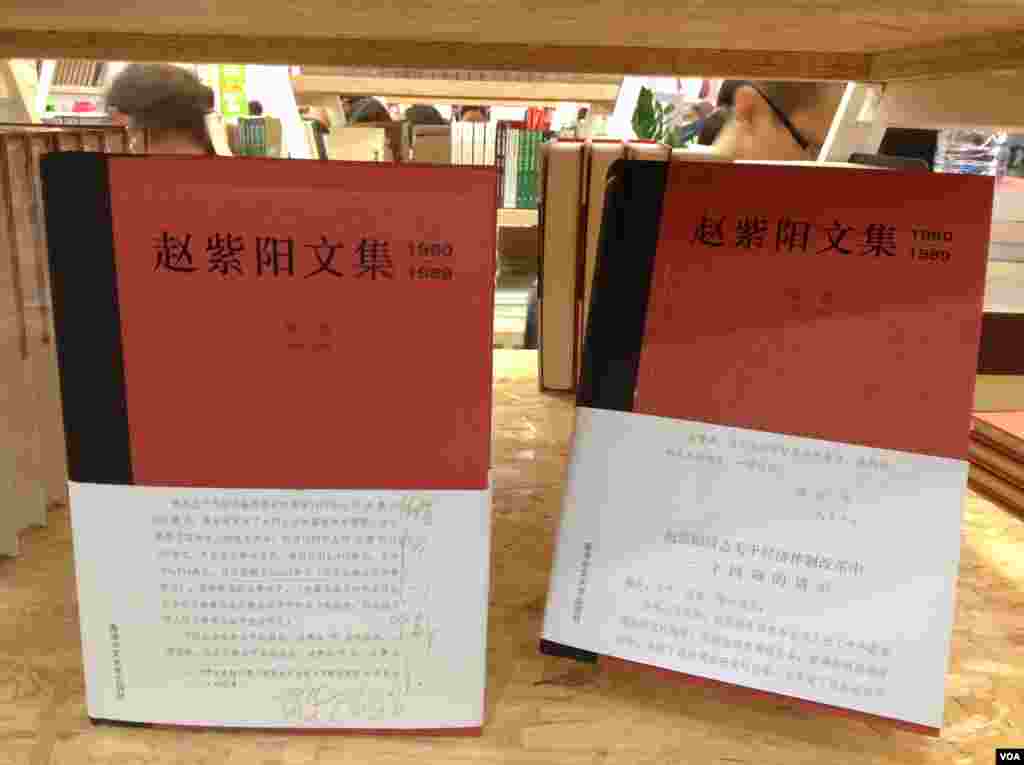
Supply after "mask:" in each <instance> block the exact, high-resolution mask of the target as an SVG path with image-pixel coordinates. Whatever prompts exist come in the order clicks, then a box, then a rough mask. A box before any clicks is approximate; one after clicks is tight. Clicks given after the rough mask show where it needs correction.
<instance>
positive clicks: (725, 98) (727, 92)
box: [716, 80, 744, 108]
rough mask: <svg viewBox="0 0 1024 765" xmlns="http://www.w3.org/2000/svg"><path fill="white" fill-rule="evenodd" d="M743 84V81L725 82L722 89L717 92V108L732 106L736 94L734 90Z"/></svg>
mask: <svg viewBox="0 0 1024 765" xmlns="http://www.w3.org/2000/svg"><path fill="white" fill-rule="evenodd" d="M743 83H744V81H743V80H726V81H725V82H723V83H722V87H721V88H719V90H718V101H717V104H716V105H717V106H728V107H730V108H731V107H732V105H733V96H734V95H735V94H736V89H737V88H738V87H739V86H740V85H742V84H743Z"/></svg>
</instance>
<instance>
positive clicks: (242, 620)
mask: <svg viewBox="0 0 1024 765" xmlns="http://www.w3.org/2000/svg"><path fill="white" fill-rule="evenodd" d="M43 179H44V183H45V200H46V213H47V214H46V220H47V224H48V232H49V248H50V266H51V274H52V284H53V293H54V315H55V324H56V332H57V344H58V357H59V363H60V375H61V388H62V399H63V403H64V422H65V427H66V432H67V451H68V458H69V472H70V481H71V484H70V497H71V513H72V525H73V531H74V544H75V558H76V565H77V577H78V588H79V598H80V603H81V627H82V644H83V655H84V661H85V676H86V689H87V698H88V709H89V714H90V716H91V717H93V718H97V719H108V720H120V721H132V722H148V723H163V724H184V725H200V726H230V727H235V726H238V727H271V728H277V727H283V728H291V727H305V728H308V727H314V728H325V729H359V730H405V731H408V730H444V731H453V732H455V731H458V732H467V731H468V732H474V731H479V729H480V726H481V725H482V722H483V698H484V671H485V664H486V662H485V657H486V646H485V638H486V608H487V595H488V549H489V510H490V493H489V480H488V473H489V464H490V460H489V453H490V438H491V432H490V418H491V352H490V348H491V332H492V330H491V320H490V319H491V311H492V304H493V274H494V252H495V227H496V206H495V199H496V193H497V192H496V188H495V183H496V176H495V173H494V171H493V169H486V168H473V167H463V168H454V167H436V166H435V167H432V166H411V165H390V164H388V165H383V164H372V163H371V164H356V163H351V164H349V163H335V162H325V163H314V162H281V161H274V160H265V159H251V160H247V161H241V160H230V159H218V158H193V157H126V156H112V157H105V156H96V155H51V156H48V157H46V158H45V159H44V160H43ZM423 316H430V317H431V319H430V322H429V323H427V324H424V322H423V320H422V317H423Z"/></svg>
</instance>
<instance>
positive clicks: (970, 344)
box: [541, 160, 992, 733]
mask: <svg viewBox="0 0 1024 765" xmlns="http://www.w3.org/2000/svg"><path fill="white" fill-rule="evenodd" d="M608 184H609V188H608V193H607V197H606V206H605V211H604V217H603V221H602V229H601V239H600V245H599V256H598V263H597V269H596V274H595V277H594V288H593V296H592V302H591V310H590V319H589V326H588V327H587V328H586V336H585V346H584V355H583V363H582V374H581V381H580V386H579V391H578V396H577V405H578V406H580V407H587V408H592V409H603V410H611V411H619V412H634V413H638V414H648V415H657V416H659V417H666V418H673V419H680V420H690V421H697V422H704V423H711V424H715V425H724V426H730V427H736V428H744V429H750V430H756V431H762V432H769V433H779V434H786V435H792V436H801V437H806V438H815V439H823V440H828V441H832V442H841V443H846V444H853V445H860V446H868V447H876V448H881V449H890V450H901V451H905V452H910V453H914V454H921V455H931V456H936V457H945V458H952V459H956V460H965V459H966V457H967V445H968V438H967V436H968V429H969V423H970V416H971V406H972V401H973V389H974V381H975V375H974V372H975V369H976V364H977V357H978V341H979V333H980V328H981V313H982V302H983V293H984V285H985V268H986V259H985V256H984V254H985V253H986V252H987V245H988V233H989V226H990V222H989V218H990V216H991V204H992V202H991V200H992V181H991V179H983V178H977V177H967V176H936V175H931V174H919V173H907V172H898V171H880V170H859V169H851V168H830V167H821V168H813V169H808V168H803V167H794V166H784V165H760V164H757V165H750V164H742V163H735V164H734V163H707V162H700V163H686V162H673V163H671V164H665V163H650V162H643V161H628V160H627V161H620V162H618V163H616V165H614V166H613V168H612V170H611V171H610V173H609V181H608ZM595 512H596V510H595ZM541 650H542V651H543V652H545V653H548V654H551V655H560V656H567V657H572V658H575V659H578V660H582V661H591V662H595V661H598V660H599V659H600V660H601V661H605V660H606V659H605V657H601V656H599V655H598V654H595V653H593V652H589V651H585V650H580V649H579V648H576V647H573V646H566V645H561V644H558V643H554V642H551V641H548V640H542V641H541ZM607 660H608V661H611V662H612V663H624V664H630V665H632V666H637V667H640V666H646V665H641V664H634V663H632V662H628V661H625V660H622V659H607ZM648 668H649V667H648ZM657 671H659V672H662V673H666V674H670V675H674V676H680V677H687V678H689V677H690V676H689V675H683V674H682V673H674V672H671V671H669V670H657ZM692 679H693V680H694V681H696V682H699V683H709V682H713V683H716V684H717V681H709V680H707V679H705V678H699V677H693V678H692ZM736 688H737V689H739V690H742V691H743V692H744V693H758V694H761V695H773V694H765V693H764V692H760V691H756V692H755V691H750V690H748V689H740V688H739V686H736ZM800 703H809V704H811V706H814V707H823V706H824V705H819V704H814V703H812V702H800ZM829 708H830V709H834V710H835V711H840V712H844V713H849V712H847V711H846V710H841V709H839V708H836V707H829ZM855 714H856V713H855ZM897 724H899V723H897ZM906 725H908V726H909V727H911V728H914V729H916V730H920V731H926V732H930V733H935V730H934V729H931V728H925V727H923V726H919V725H914V724H912V723H906Z"/></svg>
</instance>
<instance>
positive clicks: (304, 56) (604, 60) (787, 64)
mask: <svg viewBox="0 0 1024 765" xmlns="http://www.w3.org/2000/svg"><path fill="white" fill-rule="evenodd" d="M3 11H4V13H3V16H4V22H3V25H2V31H0V50H2V52H3V55H4V56H6V57H20V58H24V57H35V56H45V57H55V56H73V57H75V58H79V59H86V58H92V59H101V60H142V59H156V60H175V61H210V62H220V61H237V62H239V63H245V62H253V63H268V64H269V63H292V64H320V65H327V66H344V65H362V66H366V65H385V66H387V65H391V66H395V65H399V66H417V67H428V68H430V67H433V68H446V67H450V66H452V65H453V64H454V65H456V66H461V67H470V68H489V69H505V68H525V69H529V70H532V71H547V72H590V73H611V74H676V75H680V76H685V75H705V76H744V77H747V76H749V77H775V78H808V79H835V80H873V81H887V80H907V79H916V78H921V77H935V76H943V75H962V74H969V73H977V72H985V71H991V70H997V69H1014V68H1017V67H1019V66H1021V65H1024V36H1022V35H1021V34H1020V30H1021V28H1022V27H1024V6H1021V5H1020V4H1019V3H1016V2H1008V1H1004V2H995V3H987V4H984V5H979V4H978V3H973V2H969V1H968V0H948V1H947V2H942V3H938V4H937V3H935V2H933V0H908V1H907V2H904V3H900V4H898V5H896V4H890V5H880V4H879V3H877V2H869V0H854V1H853V2H844V3H843V4H842V5H841V6H836V5H835V4H820V5H817V6H809V5H808V4H807V3H805V2H803V1H802V0H782V1H781V2H773V3H767V2H763V1H762V2H757V3H753V4H751V3H740V2H721V3H715V4H714V5H708V4H707V3H703V2H697V1H696V0H689V1H688V2H683V3H678V4H674V5H668V6H666V5H665V4H655V3H641V4H639V5H636V4H634V5H632V6H630V8H629V10H628V12H626V11H625V10H624V8H623V6H622V4H621V3H617V2H613V1H612V0H597V2H585V1H584V0H566V2H563V3H560V4H558V5H556V6H549V7H545V8H544V11H543V15H542V16H540V17H539V16H538V13H537V12H536V11H535V10H533V9H531V8H528V7H524V6H520V5H517V4H494V3H490V2H484V0H446V1H445V2H443V3H429V4H423V3H415V2H410V1H409V0H400V1H399V2H395V3H388V4H383V5H381V4H375V5H369V4H361V3H360V4H357V3H333V2H328V0H310V2H308V3H304V4H303V5H302V7H301V8H298V7H296V6H295V5H293V4H288V3H284V4H281V3H278V4H274V3H260V4H258V5H256V6H253V4H252V3H248V2H245V1H244V0H224V2H219V3H217V4H216V8H215V11H214V12H211V8H210V7H209V4H207V3H204V2H200V0H183V2H180V3H177V4H176V5H175V8H174V13H173V14H168V13H167V7H166V4H164V3H158V2H156V0H140V2H138V3H134V4H132V5H131V6H130V7H125V6H124V5H123V4H120V3H115V2H112V0H100V1H99V2H96V3H90V4H88V5H87V6H81V7H76V8H74V9H73V10H70V11H69V9H65V8H63V7H58V6H55V5H53V4H43V5H38V4H29V3H25V2H10V1H9V0H8V2H5V3H4V4H3Z"/></svg>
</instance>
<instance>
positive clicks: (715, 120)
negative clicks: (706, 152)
mask: <svg viewBox="0 0 1024 765" xmlns="http://www.w3.org/2000/svg"><path fill="white" fill-rule="evenodd" d="M730 117H732V110H731V109H727V108H721V109H716V110H715V111H713V112H711V114H709V115H708V116H707V117H706V118H705V119H704V124H703V125H701V128H700V134H699V135H698V137H697V143H698V144H700V145H701V146H711V145H712V144H713V143H714V142H715V139H716V138H718V134H719V133H720V132H722V128H724V127H725V126H726V124H727V123H728V122H729V118H730Z"/></svg>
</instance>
